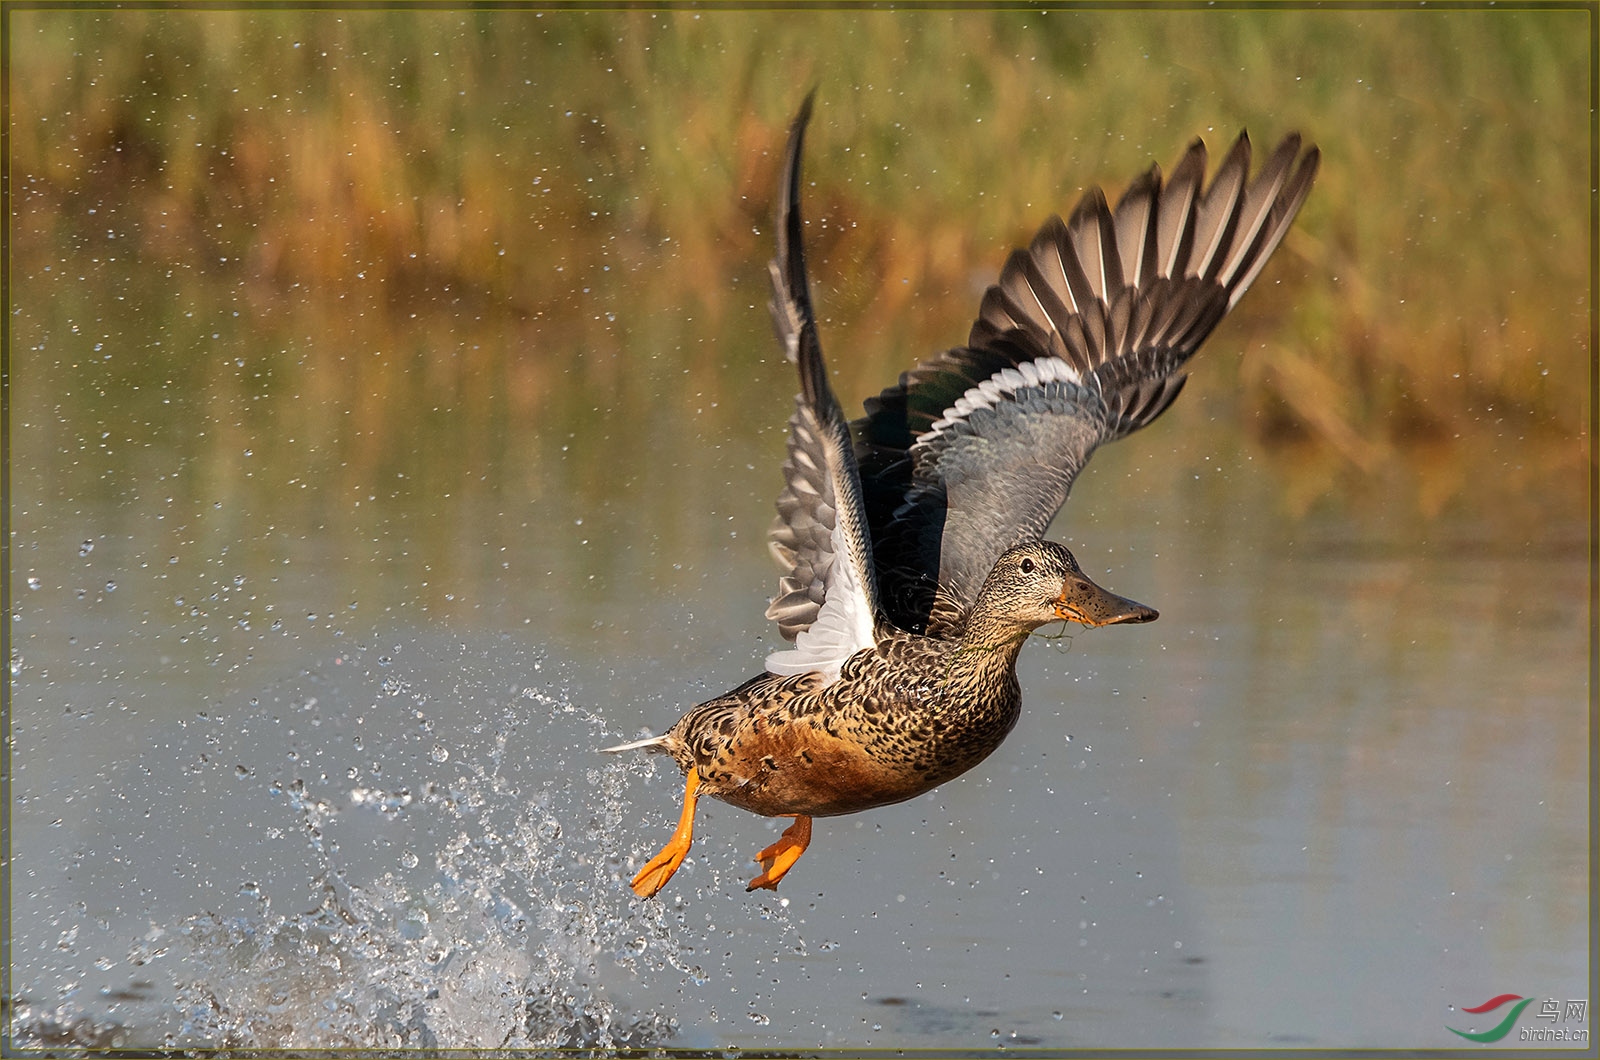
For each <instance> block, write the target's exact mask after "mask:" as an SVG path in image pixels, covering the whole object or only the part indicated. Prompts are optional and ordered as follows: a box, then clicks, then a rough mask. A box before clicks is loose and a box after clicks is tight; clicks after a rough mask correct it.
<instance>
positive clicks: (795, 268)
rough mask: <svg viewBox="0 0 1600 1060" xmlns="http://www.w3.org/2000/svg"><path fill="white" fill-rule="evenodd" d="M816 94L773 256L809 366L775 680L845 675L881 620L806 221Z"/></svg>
mask: <svg viewBox="0 0 1600 1060" xmlns="http://www.w3.org/2000/svg"><path fill="white" fill-rule="evenodd" d="M810 117H811V97H809V96H808V97H806V101H805V103H804V104H803V105H802V106H801V108H800V113H799V114H798V115H796V116H795V119H794V124H793V125H791V126H790V128H789V149H788V154H787V156H786V157H785V159H784V167H783V173H784V176H783V184H782V187H781V188H780V190H779V194H778V209H777V244H778V245H777V253H776V255H775V256H774V257H773V259H772V265H771V267H770V271H771V274H772V321H773V325H774V327H776V329H777V332H778V339H779V341H781V342H782V343H783V347H784V350H785V352H786V353H787V354H788V357H789V360H791V361H793V362H795V363H796V364H798V365H799V368H800V394H799V396H798V397H797V398H796V399H795V411H794V415H793V416H791V417H790V418H789V457H788V459H787V460H786V461H785V462H784V465H783V473H784V489H783V492H782V493H781V494H780V495H779V497H778V519H777V521H776V522H775V523H774V524H773V527H772V532H771V535H770V542H769V547H770V548H771V550H772V555H773V557H774V558H775V559H776V560H777V561H778V565H779V566H780V567H781V568H782V569H783V570H785V571H787V572H788V573H786V574H785V575H784V576H783V577H782V578H781V579H780V580H779V582H778V595H777V597H776V598H775V599H774V600H773V601H772V604H771V606H769V607H768V608H767V617H768V618H771V619H773V620H774V621H776V622H777V623H778V629H779V630H780V631H781V632H782V633H783V635H784V637H785V638H787V639H789V640H792V641H794V647H793V648H791V649H789V650H787V651H779V652H774V653H773V654H771V655H769V656H768V657H767V670H768V671H769V672H771V673H775V674H785V675H788V674H800V673H807V672H810V671H818V672H821V673H823V674H824V675H826V676H828V677H829V678H832V677H837V676H838V673H839V667H840V666H841V665H842V664H843V663H844V661H845V660H846V659H848V658H849V657H850V656H851V655H852V654H854V653H855V652H857V651H860V650H861V649H862V648H867V647H871V646H872V644H873V643H874V641H873V626H874V623H875V621H876V618H877V611H878V606H877V596H878V589H877V580H876V578H875V576H874V573H873V569H872V539H871V537H870V536H869V534H868V531H867V516H866V509H865V507H864V506H863V503H862V498H861V478H860V474H859V472H858V470H857V468H856V457H855V450H854V447H853V444H852V442H851V437H850V425H849V423H847V422H846V420H845V417H844V411H843V410H842V409H840V407H839V401H838V399H837V398H835V397H834V395H833V388H832V387H831V386H829V384H828V373H827V367H826V366H825V365H824V364H823V361H822V346H821V344H820V343H819V341H818V339H817V322H816V318H815V317H814V316H813V314H812V311H811V292H810V288H809V286H808V283H807V280H806V261H805V247H804V245H803V243H802V239H801V236H802V232H801V219H800V153H801V149H802V147H803V146H804V143H805V130H806V123H807V121H808V120H810Z"/></svg>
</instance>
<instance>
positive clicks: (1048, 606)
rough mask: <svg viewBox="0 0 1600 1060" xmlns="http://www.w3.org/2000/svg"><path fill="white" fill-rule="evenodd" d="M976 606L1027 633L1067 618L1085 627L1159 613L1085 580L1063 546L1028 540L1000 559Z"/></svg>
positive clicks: (1146, 619) (1140, 619)
mask: <svg viewBox="0 0 1600 1060" xmlns="http://www.w3.org/2000/svg"><path fill="white" fill-rule="evenodd" d="M978 596H979V601H980V603H979V606H980V607H986V608H987V609H989V610H990V611H991V612H992V613H995V614H997V615H1003V616H1004V617H1005V619H1007V620H1009V621H1011V622H1015V623H1017V624H1018V625H1022V626H1026V627H1027V628H1029V629H1037V628H1039V627H1040V626H1043V625H1047V624H1048V623H1051V622H1059V621H1061V620H1063V619H1065V620H1066V621H1068V622H1078V623H1080V624H1082V625H1085V626H1109V625H1112V624H1114V623H1117V622H1151V621H1154V620H1155V618H1156V616H1157V612H1156V609H1155V608H1153V607H1146V606H1145V605H1144V604H1141V603H1137V602H1135V601H1133V600H1129V599H1127V598H1125V597H1121V596H1118V595H1117V594H1116V593H1113V592H1108V591H1106V590H1105V589H1102V588H1101V587H1100V586H1098V585H1096V584H1095V583H1094V582H1092V581H1090V580H1089V576H1088V575H1086V574H1084V573H1083V571H1082V570H1081V569H1080V568H1079V567H1078V561H1077V560H1076V559H1074V558H1073V557H1072V553H1071V552H1068V551H1067V549H1066V546H1064V545H1058V544H1056V543H1055V542H1054V541H1030V542H1028V543H1027V544H1022V545H1018V546H1017V547H1016V548H1012V549H1008V550H1007V551H1005V552H1003V553H1001V554H1000V558H999V559H998V560H996V561H995V565H994V569H993V570H992V571H990V572H989V577H988V579H987V580H986V581H985V582H984V584H983V590H982V592H980V593H979V594H978Z"/></svg>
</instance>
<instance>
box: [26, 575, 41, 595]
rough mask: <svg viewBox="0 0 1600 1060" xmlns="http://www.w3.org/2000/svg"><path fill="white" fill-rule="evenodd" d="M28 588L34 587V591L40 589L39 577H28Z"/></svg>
mask: <svg viewBox="0 0 1600 1060" xmlns="http://www.w3.org/2000/svg"><path fill="white" fill-rule="evenodd" d="M28 588H30V589H32V590H33V591H34V592H38V591H39V579H38V578H29V579H28Z"/></svg>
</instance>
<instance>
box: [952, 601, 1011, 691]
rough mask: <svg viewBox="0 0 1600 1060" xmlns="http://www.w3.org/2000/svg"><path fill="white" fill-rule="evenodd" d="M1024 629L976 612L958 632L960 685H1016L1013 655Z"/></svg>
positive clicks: (985, 686)
mask: <svg viewBox="0 0 1600 1060" xmlns="http://www.w3.org/2000/svg"><path fill="white" fill-rule="evenodd" d="M1027 639H1028V630H1027V629H1023V628H1019V627H1018V626H1017V625H1016V624H1014V623H1011V622H1003V621H998V620H996V619H994V618H992V617H990V616H988V615H985V614H983V613H982V612H978V613H976V614H974V615H973V616H972V618H971V619H970V620H969V621H968V623H967V628H966V629H965V630H963V631H962V634H961V647H960V648H959V649H958V650H957V651H956V667H957V668H958V670H960V671H961V674H960V676H961V679H962V683H963V684H968V685H969V686H976V687H977V688H995V689H999V688H1004V687H1008V686H1014V685H1015V684H1016V669H1015V668H1016V665H1017V655H1018V654H1019V653H1020V652H1021V651H1022V645H1023V644H1024V642H1026V641H1027Z"/></svg>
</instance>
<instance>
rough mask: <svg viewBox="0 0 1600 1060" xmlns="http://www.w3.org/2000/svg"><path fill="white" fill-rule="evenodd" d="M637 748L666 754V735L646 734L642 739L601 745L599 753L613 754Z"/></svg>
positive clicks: (637, 749)
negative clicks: (609, 745)
mask: <svg viewBox="0 0 1600 1060" xmlns="http://www.w3.org/2000/svg"><path fill="white" fill-rule="evenodd" d="M639 750H648V751H653V752H655V753H657V754H666V753H667V737H666V735H665V734H662V735H660V736H647V737H645V738H644V739H642V740H634V741H633V742H632V743H619V744H617V746H615V747H602V748H600V753H601V754H608V755H614V754H621V753H622V752H623V751H639Z"/></svg>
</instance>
